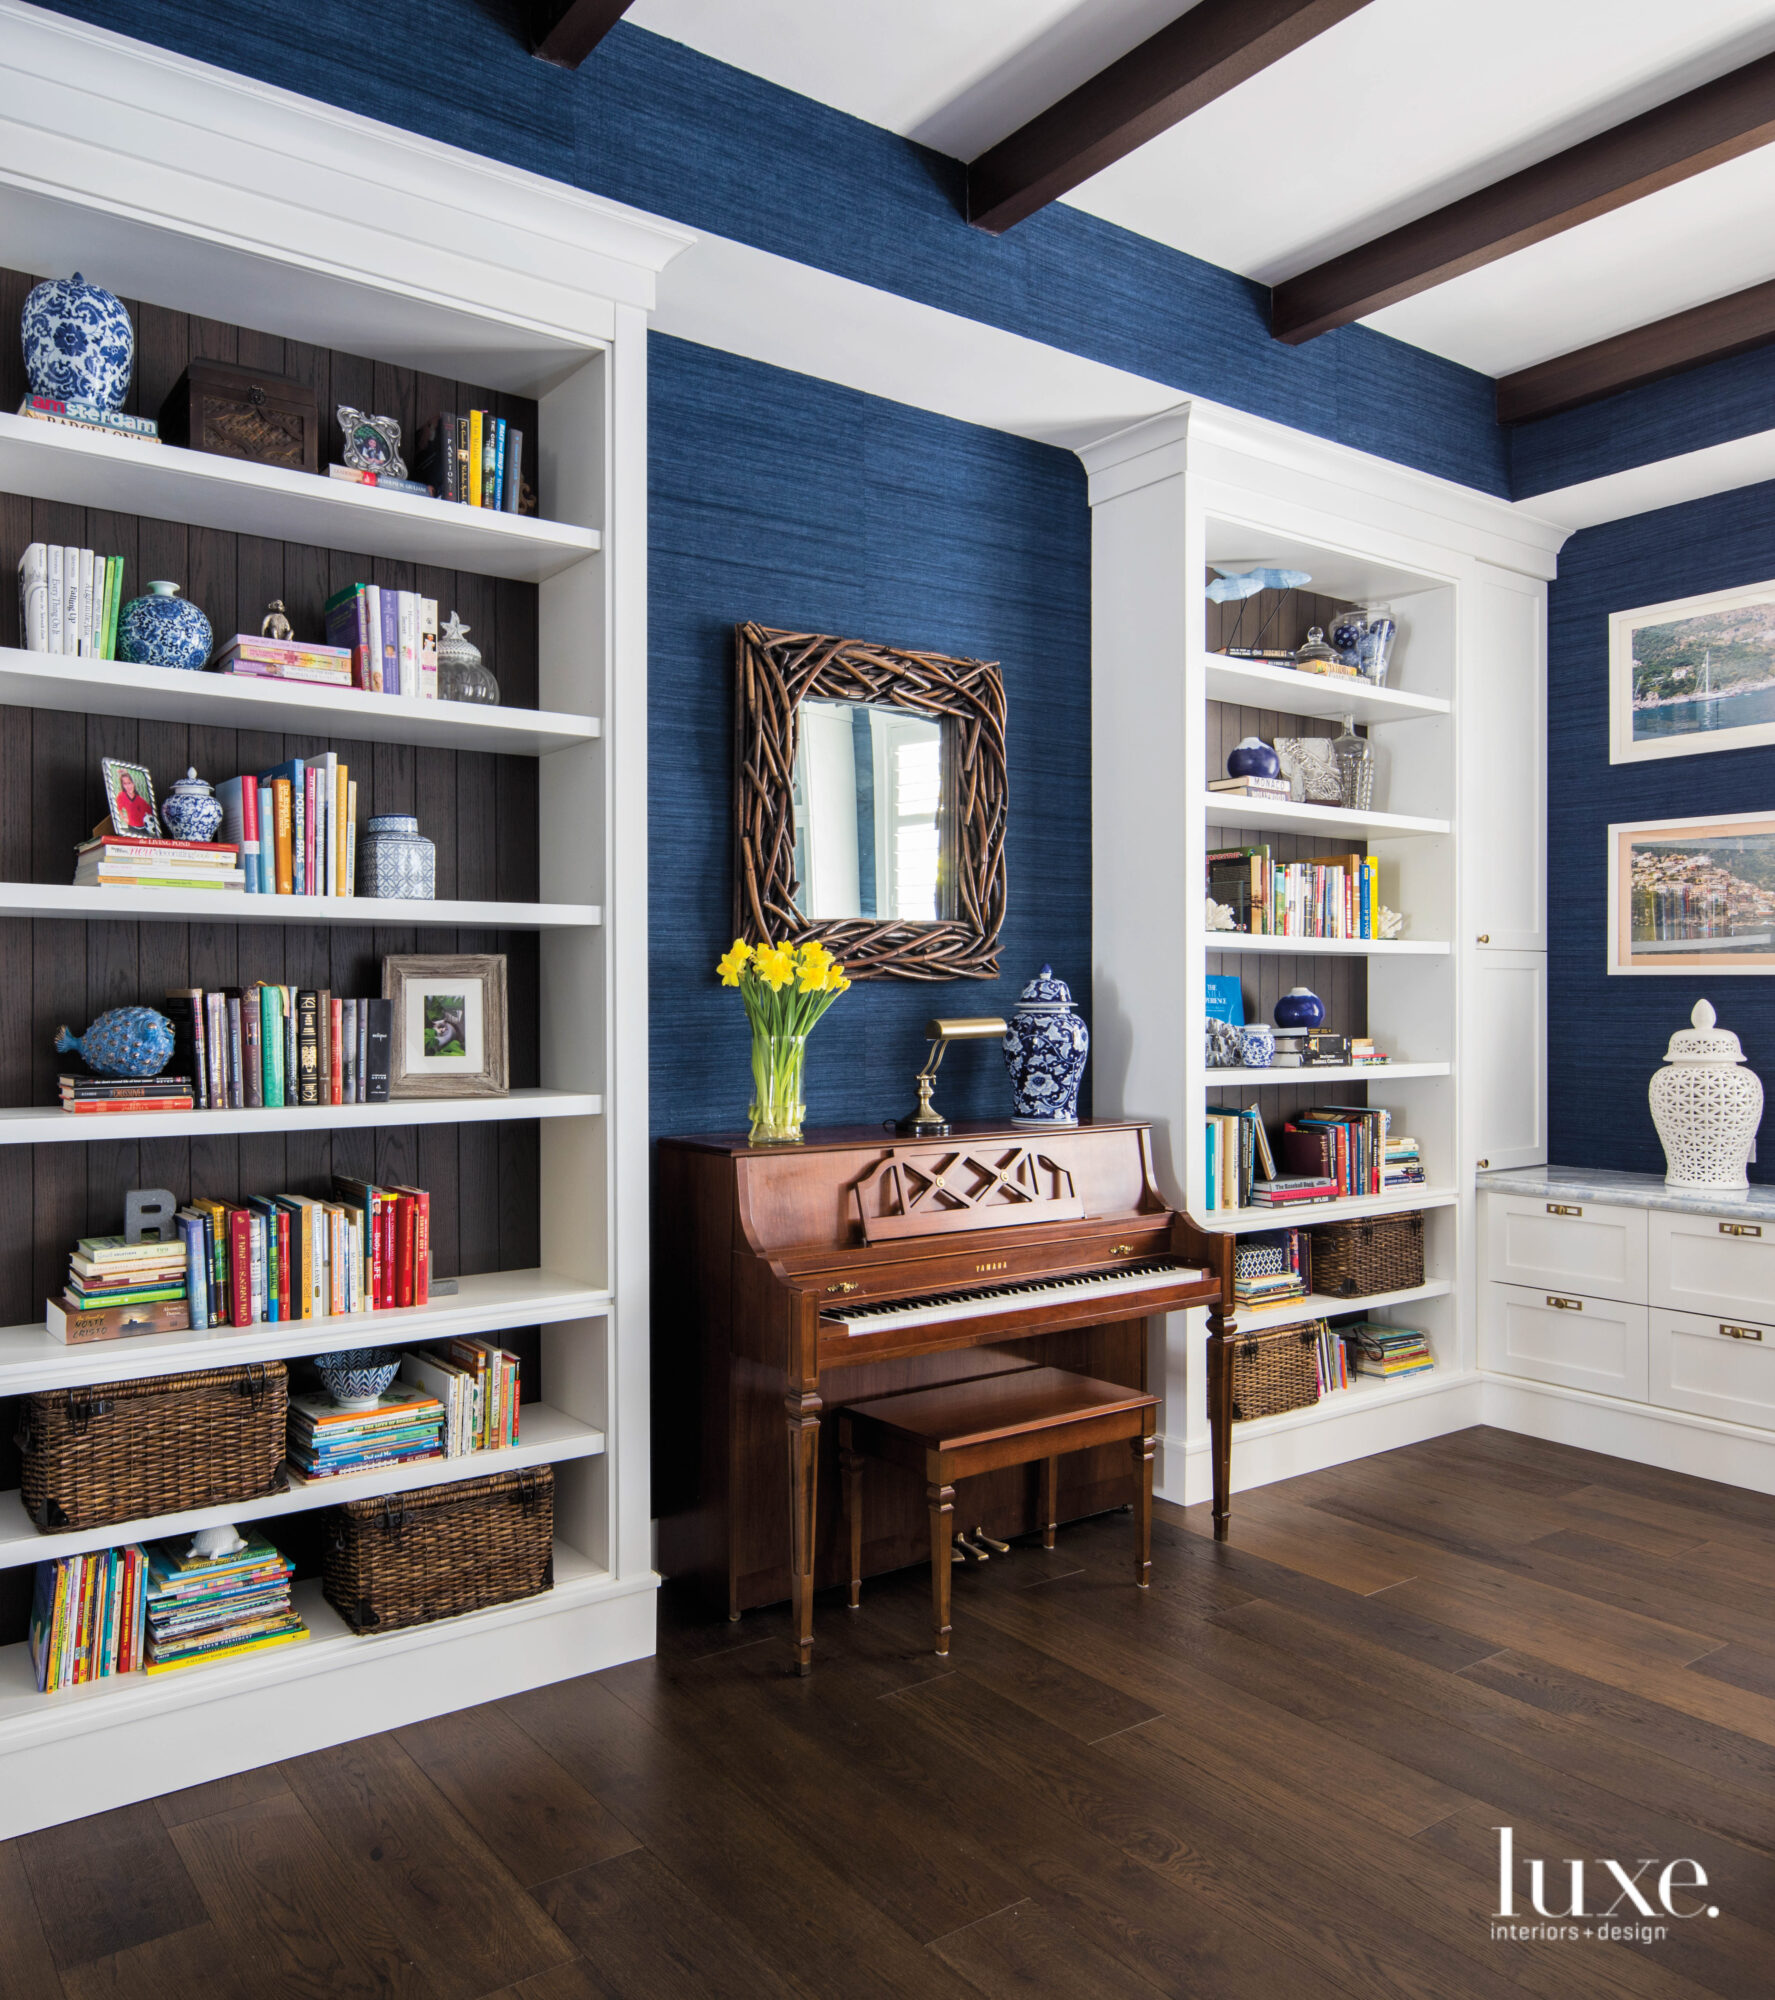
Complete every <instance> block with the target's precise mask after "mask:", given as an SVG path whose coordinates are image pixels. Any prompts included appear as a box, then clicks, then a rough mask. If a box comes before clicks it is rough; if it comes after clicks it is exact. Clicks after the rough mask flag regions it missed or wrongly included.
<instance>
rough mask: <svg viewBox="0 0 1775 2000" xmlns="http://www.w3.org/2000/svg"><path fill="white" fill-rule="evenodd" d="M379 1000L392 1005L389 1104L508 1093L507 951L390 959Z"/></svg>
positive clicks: (387, 963) (386, 961)
mask: <svg viewBox="0 0 1775 2000" xmlns="http://www.w3.org/2000/svg"><path fill="white" fill-rule="evenodd" d="M382 997H383V999H384V1000H391V1001H393V1003H394V1019H393V1021H392V1022H391V1024H390V1030H389V1037H388V1094H389V1096H390V1097H391V1098H393V1097H505V1096H507V1095H508V1094H509V1093H510V1089H511V1047H510V1043H509V1040H508V1026H507V1015H506V1005H505V957H504V954H503V953H497V952H495V953H475V954H472V955H452V954H448V953H423V954H419V955H417V956H413V957H404V958H385V959H384V960H383V961H382ZM452 1031H454V1032H452ZM440 1036H442V1037H445V1038H446V1039H445V1040H444V1041H443V1042H442V1044H440V1042H439V1038H440Z"/></svg>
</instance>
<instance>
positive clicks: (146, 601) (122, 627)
mask: <svg viewBox="0 0 1775 2000" xmlns="http://www.w3.org/2000/svg"><path fill="white" fill-rule="evenodd" d="M214 639H215V635H214V633H212V632H211V630H210V621H209V620H208V619H207V618H206V617H205V616H204V615H203V613H202V612H201V611H199V610H198V608H197V606H196V605H195V604H193V603H192V602H191V601H190V599H189V598H184V597H181V596H180V595H179V586H178V585H177V584H176V583H151V584H149V586H148V595H147V596H146V597H132V598H131V599H130V601H129V602H128V603H127V604H126V605H125V606H124V607H123V613H122V615H121V617H119V619H118V620H117V657H118V658H119V659H120V660H131V661H133V662H134V663H135V664H136V665H137V666H138V667H177V668H179V669H180V670H181V671H182V672H185V673H193V674H195V673H200V672H201V671H202V670H203V668H204V667H206V666H207V665H208V664H209V657H210V647H211V645H212V644H213V643H214Z"/></svg>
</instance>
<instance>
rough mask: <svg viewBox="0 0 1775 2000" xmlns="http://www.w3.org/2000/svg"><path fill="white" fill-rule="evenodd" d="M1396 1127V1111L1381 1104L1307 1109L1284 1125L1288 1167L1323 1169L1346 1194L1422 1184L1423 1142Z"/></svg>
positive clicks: (1290, 1169)
mask: <svg viewBox="0 0 1775 2000" xmlns="http://www.w3.org/2000/svg"><path fill="white" fill-rule="evenodd" d="M1391 1126H1392V1114H1391V1113H1390V1112H1388V1111H1386V1110H1384V1109H1382V1108H1380V1107H1378V1106H1368V1105H1350V1104H1328V1105H1322V1106H1320V1107H1318V1108H1316V1109H1314V1110H1312V1111H1303V1112H1301V1113H1300V1114H1299V1115H1298V1116H1297V1117H1295V1118H1292V1119H1290V1120H1289V1121H1288V1123H1287V1124H1285V1125H1284V1126H1283V1128H1282V1134H1281V1140H1280V1145H1279V1152H1280V1156H1281V1161H1282V1170H1283V1172H1284V1173H1287V1174H1295V1175H1311V1174H1319V1175H1321V1176H1323V1178H1325V1179H1326V1180H1328V1181H1330V1182H1331V1183H1332V1184H1333V1185H1334V1187H1335V1189H1336V1191H1337V1193H1339V1194H1340V1195H1369V1194H1387V1193H1390V1192H1391V1191H1392V1190H1393V1189H1395V1188H1402V1187H1412V1186H1416V1185H1420V1184H1421V1183H1422V1181H1423V1178H1424V1170H1423V1165H1422V1161H1421V1158H1420V1155H1419V1148H1418V1143H1417V1141H1416V1140H1415V1139H1412V1138H1409V1137H1406V1136H1404V1135H1396V1134H1394V1133H1393V1131H1392V1129H1391Z"/></svg>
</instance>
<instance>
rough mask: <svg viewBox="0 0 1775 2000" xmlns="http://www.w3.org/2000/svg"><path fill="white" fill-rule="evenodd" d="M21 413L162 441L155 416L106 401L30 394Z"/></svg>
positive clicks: (112, 434) (80, 428) (75, 427)
mask: <svg viewBox="0 0 1775 2000" xmlns="http://www.w3.org/2000/svg"><path fill="white" fill-rule="evenodd" d="M18 413H19V415H20V416H21V417H34V418H35V419H36V420H37V422H38V423H40V424H66V425H68V426H69V427H70V428H71V429H73V430H77V431H104V432H105V433H106V434H107V435H108V436H110V437H127V438H139V439H141V440H142V441H143V442H144V443H146V444H158V443H159V442H160V426H159V425H158V424H157V423H156V422H155V421H154V419H153V418H152V417H132V416H128V415H126V414H125V412H124V411H122V410H112V409H107V408H106V406H105V405H104V404H103V403H88V402H85V401H83V400H81V399H80V398H79V397H75V396H69V397H68V398H66V399H65V400H64V399H63V398H61V397H59V396H27V397H26V398H25V400H24V401H23V402H22V403H21V404H20V405H19V406H18Z"/></svg>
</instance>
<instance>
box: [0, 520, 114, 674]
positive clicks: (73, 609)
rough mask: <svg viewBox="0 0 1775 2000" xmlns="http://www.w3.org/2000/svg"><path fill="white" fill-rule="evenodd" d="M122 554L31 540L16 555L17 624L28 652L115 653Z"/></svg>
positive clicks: (87, 656)
mask: <svg viewBox="0 0 1775 2000" xmlns="http://www.w3.org/2000/svg"><path fill="white" fill-rule="evenodd" d="M122 606H123V558H122V557H121V556H101V555H98V554H96V553H95V552H94V551H93V550H92V549H77V548H74V547H72V546H63V545H62V544H61V543H59V542H56V543H52V542H33V543H31V545H30V547H29V548H27V549H26V550H25V552H24V554H23V555H21V556H20V557H19V559H18V611H19V618H18V629H19V634H20V639H21V643H22V644H23V646H24V649H25V651H26V652H28V653H61V654H63V655H72V656H75V657H78V658H80V659H83V660H114V659H115V658H116V657H117V614H118V612H119V611H120V610H121V609H122Z"/></svg>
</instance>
